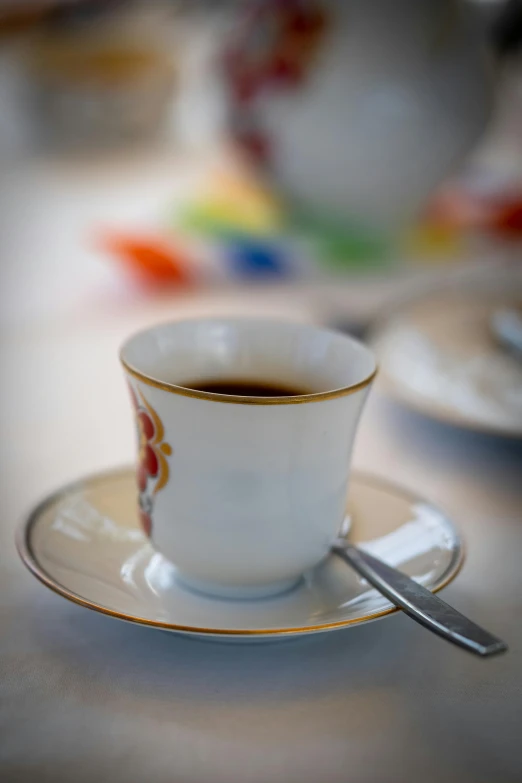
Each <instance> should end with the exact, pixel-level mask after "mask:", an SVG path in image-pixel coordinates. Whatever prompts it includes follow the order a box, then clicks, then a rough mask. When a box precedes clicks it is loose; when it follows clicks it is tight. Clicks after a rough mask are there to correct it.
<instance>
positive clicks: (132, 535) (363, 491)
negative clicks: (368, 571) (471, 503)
mask: <svg viewBox="0 0 522 783" xmlns="http://www.w3.org/2000/svg"><path fill="white" fill-rule="evenodd" d="M348 513H349V518H350V520H351V530H350V539H351V540H352V541H354V542H355V543H357V544H359V545H360V546H361V547H363V548H365V549H367V550H368V551H369V552H371V553H372V554H374V555H376V556H378V557H380V558H382V559H383V560H385V561H386V562H387V563H389V564H390V565H392V566H396V567H398V568H400V569H401V570H402V571H404V572H405V573H407V574H408V575H409V576H411V577H413V578H415V579H416V580H418V581H419V582H421V583H422V584H423V585H425V586H426V587H428V588H429V589H430V590H432V591H433V592H435V591H437V590H440V589H441V588H442V587H444V586H445V585H447V584H448V583H449V582H451V580H452V579H454V577H455V576H456V574H457V573H458V571H459V568H460V566H461V564H462V559H463V553H462V545H461V542H460V539H459V536H458V533H457V532H456V530H455V528H454V527H453V525H452V523H451V522H450V521H449V520H448V519H447V518H446V517H445V515H444V514H443V513H442V511H440V510H439V509H438V508H437V507H436V506H434V505H432V504H431V503H429V502H428V501H426V500H424V499H422V498H419V497H416V496H415V495H412V494H410V493H409V492H406V491H404V490H402V489H398V488H397V487H395V486H393V485H392V484H388V483H386V482H383V481H381V480H380V479H376V478H372V477H369V476H364V475H357V474H355V475H354V476H352V478H351V483H350V493H349V500H348ZM17 546H18V551H19V553H20V555H21V557H22V560H23V561H24V563H25V565H26V566H27V567H28V568H29V570H30V571H31V572H32V573H33V574H34V575H35V576H36V577H37V578H38V579H39V580H40V581H42V582H43V583H44V584H45V585H46V586H47V587H50V588H51V589H52V590H54V591H55V592H57V593H59V594H60V595H62V596H64V597H65V598H68V599H69V600H70V601H74V602H75V603H78V604H80V605H82V606H85V607H87V608H88V609H94V610H95V611H98V612H102V613H104V614H108V615H109V616H111V617H116V618H118V619H120V620H127V621H129V622H134V623H138V624H140V625H147V626H150V627H152V628H159V629H161V630H164V631H174V632H177V633H182V634H187V635H191V636H200V637H205V638H208V637H210V638H220V639H224V640H229V641H230V640H243V641H245V640H246V641H256V640H260V639H265V640H267V639H272V640H275V639H283V638H288V637H292V636H299V635H304V634H314V633H319V632H323V631H331V630H334V629H337V628H344V627H346V626H350V625H358V624H360V623H367V622H370V621H372V620H376V619H378V618H380V617H384V616H385V615H387V614H391V613H392V612H395V611H397V610H396V609H395V608H394V607H393V606H392V605H391V604H390V603H389V602H388V601H387V600H386V599H385V598H384V597H382V596H381V595H380V594H379V593H378V592H377V591H376V590H374V589H373V588H371V587H370V586H369V585H368V584H367V583H366V582H365V581H364V580H363V579H361V578H360V577H359V576H358V575H357V574H356V573H354V572H353V571H352V570H351V569H350V568H349V567H347V566H346V565H345V564H344V563H343V562H342V561H341V560H340V559H338V558H337V557H335V556H332V557H330V558H328V559H327V560H326V561H325V562H324V563H322V564H321V565H319V566H318V567H317V568H315V569H314V570H313V571H311V572H309V573H307V574H306V575H305V576H304V577H303V579H302V581H301V583H300V584H299V585H298V586H297V587H296V588H294V589H293V590H291V591H290V592H287V593H285V594H282V595H278V596H276V597H273V598H269V599H268V598H267V599H258V600H250V601H246V600H226V599H218V598H212V597H209V596H205V595H203V594H199V593H196V592H192V591H191V590H190V589H188V588H186V587H184V586H183V585H181V584H180V583H179V582H178V581H177V578H176V569H175V567H174V566H173V565H172V564H171V563H170V562H169V561H168V560H166V559H165V558H164V557H162V555H161V554H159V553H158V552H156V551H155V550H154V549H153V547H152V545H151V544H150V542H149V540H148V538H146V537H145V535H144V534H143V533H142V531H141V528H140V527H139V523H138V516H137V506H136V486H135V475H134V470H133V469H130V468H127V469H124V470H114V471H109V472H106V473H103V474H100V475H98V476H94V477H88V478H84V479H82V480H80V481H78V482H76V483H74V484H72V485H69V486H66V487H64V488H63V489H61V490H59V491H58V492H56V493H55V494H53V495H51V496H50V497H49V498H47V499H46V500H44V501H43V503H41V504H40V505H39V506H38V507H37V508H36V509H35V510H34V511H33V513H32V514H31V516H30V517H29V519H28V520H27V521H26V522H25V523H24V524H23V525H22V526H21V527H20V528H19V530H18V534H17Z"/></svg>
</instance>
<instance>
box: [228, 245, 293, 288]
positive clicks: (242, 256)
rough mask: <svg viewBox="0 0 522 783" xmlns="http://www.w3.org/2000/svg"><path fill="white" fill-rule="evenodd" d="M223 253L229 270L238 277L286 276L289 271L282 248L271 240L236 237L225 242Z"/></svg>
mask: <svg viewBox="0 0 522 783" xmlns="http://www.w3.org/2000/svg"><path fill="white" fill-rule="evenodd" d="M225 254H226V259H227V264H228V267H229V269H230V271H231V272H232V273H233V274H234V275H237V276H238V277H242V278H250V279H251V278H267V277H288V276H289V275H290V273H291V268H290V265H289V263H288V259H287V258H286V256H285V251H284V249H283V248H282V247H281V246H278V245H276V244H274V243H273V242H262V241H259V240H256V239H250V238H244V237H241V238H237V237H236V238H234V239H230V240H229V241H228V242H227V244H226V248H225Z"/></svg>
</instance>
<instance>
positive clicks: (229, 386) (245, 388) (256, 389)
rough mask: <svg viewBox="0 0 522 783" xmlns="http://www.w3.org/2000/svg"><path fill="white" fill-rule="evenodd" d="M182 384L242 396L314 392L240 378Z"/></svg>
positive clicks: (289, 394) (195, 388)
mask: <svg viewBox="0 0 522 783" xmlns="http://www.w3.org/2000/svg"><path fill="white" fill-rule="evenodd" d="M182 386H184V387H185V388H186V389H194V391H202V392H213V393H214V394H234V395H238V396H241V397H295V396H297V395H300V394H311V393H312V392H311V391H310V390H309V389H303V387H302V386H283V385H282V384H281V383H271V382H270V381H250V380H241V379H240V378H239V379H236V378H234V379H230V380H227V379H226V378H220V379H216V380H209V381H193V382H192V383H183V384H182Z"/></svg>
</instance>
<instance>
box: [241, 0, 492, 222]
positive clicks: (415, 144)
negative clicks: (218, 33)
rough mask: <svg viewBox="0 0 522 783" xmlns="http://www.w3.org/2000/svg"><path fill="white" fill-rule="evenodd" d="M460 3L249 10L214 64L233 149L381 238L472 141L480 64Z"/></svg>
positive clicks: (484, 107) (293, 2) (482, 101)
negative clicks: (242, 149) (224, 86)
mask: <svg viewBox="0 0 522 783" xmlns="http://www.w3.org/2000/svg"><path fill="white" fill-rule="evenodd" d="M474 22H475V20H474V19H473V18H472V14H471V9H470V8H469V7H468V6H467V5H466V4H463V3H461V2H458V0H393V2H390V0H343V1H342V2H341V1H340V0H322V2H318V1H317V0H256V1H255V2H251V3H250V4H249V6H248V7H247V11H246V13H245V15H244V17H243V19H242V21H241V24H240V25H239V27H238V29H237V30H236V31H235V35H234V37H233V40H232V41H231V45H230V48H229V51H228V54H227V58H226V73H227V83H228V86H229V93H230V97H231V106H232V124H233V129H234V132H235V135H236V136H237V138H238V139H239V140H240V141H241V142H242V143H243V144H244V145H245V146H246V147H247V148H248V149H249V150H250V151H251V152H253V153H254V155H255V156H256V157H257V158H258V160H259V161H261V162H262V163H263V165H264V166H265V170H266V171H267V172H269V173H270V174H271V175H272V176H273V177H274V179H275V181H276V183H277V185H278V186H279V188H280V189H281V190H283V191H284V192H286V193H288V194H289V195H290V196H292V197H294V198H296V199H298V200H300V201H301V202H302V203H303V204H306V205H308V206H309V207H312V208H313V209H314V210H317V211H318V212H322V213H325V214H330V215H336V216H338V217H340V218H347V217H350V218H355V219H357V220H360V221H362V222H363V223H366V224H371V225H377V226H380V227H383V228H388V227H392V226H396V225H398V224H400V223H402V222H404V221H406V220H408V219H410V218H412V217H413V215H414V213H415V212H416V211H417V210H418V209H419V207H420V206H421V205H422V204H423V202H424V201H425V200H426V198H427V197H428V195H429V194H430V192H431V191H432V190H433V188H434V187H435V186H436V185H437V184H438V183H439V182H440V181H441V180H442V179H443V178H444V177H445V176H446V175H447V174H448V172H449V171H450V170H451V168H452V167H453V166H454V165H455V164H456V163H457V162H458V161H459V159H460V158H461V156H462V155H463V154H464V153H465V152H466V151H467V150H468V149H469V148H470V146H471V145H472V144H473V142H474V141H475V140H476V139H477V137H478V136H479V134H480V132H481V131H482V130H483V128H484V125H485V123H486V121H487V118H488V114H489V111H490V105H491V84H490V74H489V64H488V62H487V57H486V55H485V52H484V51H483V45H482V43H483V42H482V40H481V31H480V29H477V27H476V26H475V24H474Z"/></svg>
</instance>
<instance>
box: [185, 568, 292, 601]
mask: <svg viewBox="0 0 522 783" xmlns="http://www.w3.org/2000/svg"><path fill="white" fill-rule="evenodd" d="M176 578H177V581H178V582H179V584H180V585H181V586H182V587H185V588H187V589H188V590H192V591H194V592H196V593H203V594H204V595H208V596H211V597H212V598H227V599H230V600H239V601H252V600H255V599H257V598H271V597H273V596H276V595H279V594H280V593H286V592H288V591H289V590H293V589H294V587H297V585H298V584H299V583H300V582H301V579H302V577H301V576H298V577H297V579H296V578H295V577H294V578H292V579H283V580H281V581H279V582H270V584H266V585H248V586H245V585H237V586H236V585H222V584H218V583H216V582H206V581H205V580H202V579H194V578H193V577H191V576H186V575H185V574H182V573H180V572H179V571H178V573H177V574H176Z"/></svg>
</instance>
